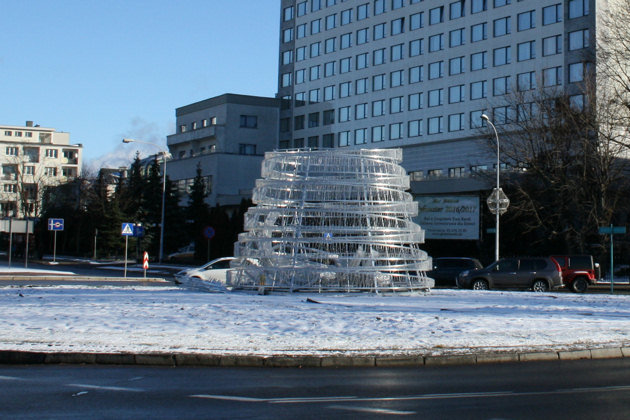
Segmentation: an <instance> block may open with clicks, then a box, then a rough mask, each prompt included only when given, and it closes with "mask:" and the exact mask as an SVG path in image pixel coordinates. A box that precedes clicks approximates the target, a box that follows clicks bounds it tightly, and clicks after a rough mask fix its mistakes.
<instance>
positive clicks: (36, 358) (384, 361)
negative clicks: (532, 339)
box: [0, 347, 630, 368]
mask: <svg viewBox="0 0 630 420" xmlns="http://www.w3.org/2000/svg"><path fill="white" fill-rule="evenodd" d="M622 358H630V347H614V348H597V349H587V350H569V351H565V350H562V351H543V352H524V353H517V352H515V353H478V354H453V355H444V356H422V355H393V356H374V355H365V356H363V355H362V356H288V355H287V356H283V355H277V356H251V355H244V356H241V355H223V356H222V355H212V354H194V353H192V354H191V353H139V354H133V353H44V352H28V351H12V350H0V365H33V364H44V365H54V364H83V365H86V364H88V365H92V364H97V365H139V366H206V367H268V368H306V367H310V368H357V367H423V366H428V367H436V366H461V365H480V364H490V363H520V362H523V363H525V362H540V361H566V360H585V359H591V360H597V359H622Z"/></svg>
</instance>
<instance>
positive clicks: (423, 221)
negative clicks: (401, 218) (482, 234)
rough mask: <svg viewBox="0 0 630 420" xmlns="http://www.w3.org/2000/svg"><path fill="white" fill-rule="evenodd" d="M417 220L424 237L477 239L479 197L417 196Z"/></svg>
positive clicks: (415, 220)
mask: <svg viewBox="0 0 630 420" xmlns="http://www.w3.org/2000/svg"><path fill="white" fill-rule="evenodd" d="M415 200H416V201H417V202H418V216H417V217H416V218H414V222H416V223H418V224H419V225H420V226H421V227H422V228H423V229H424V230H425V232H426V234H425V238H426V239H465V240H479V197H477V196H471V195H454V196H453V195H449V196H440V195H434V196H419V197H415Z"/></svg>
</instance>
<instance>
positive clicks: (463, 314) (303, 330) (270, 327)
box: [0, 286, 630, 355]
mask: <svg viewBox="0 0 630 420" xmlns="http://www.w3.org/2000/svg"><path fill="white" fill-rule="evenodd" d="M309 298H310V300H313V301H315V302H319V303H314V302H309V300H308V299H309ZM629 303H630V296H610V295H589V294H586V295H574V294H568V293H558V294H552V293H544V294H535V293H529V292H498V291H490V292H481V291H470V290H434V291H432V292H431V293H430V294H426V295H424V294H409V295H388V296H382V295H370V294H355V295H332V294H330V295H329V294H321V295H318V294H309V295H305V294H294V295H267V296H259V295H253V294H246V293H203V292H198V291H191V290H185V289H180V288H176V287H173V288H168V287H166V288H165V287H133V288H132V287H113V286H112V287H77V286H59V287H37V288H35V287H32V288H24V287H22V288H18V287H0V306H1V307H2V308H3V310H2V311H1V312H0V323H1V325H2V326H3V328H1V329H0V350H30V351H66V352H71V351H82V352H138V353H143V352H193V353H194V352H198V353H209V354H249V355H272V354H285V355H303V354H316V355H326V354H355V353H369V354H376V355H379V354H380V355H387V354H406V353H422V354H446V353H463V352H467V351H469V350H470V349H479V350H489V351H502V350H528V349H530V350H542V349H550V348H552V349H580V348H592V347H600V346H609V345H613V346H621V345H627V344H628V343H630V305H628V304H629Z"/></svg>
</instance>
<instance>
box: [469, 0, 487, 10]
mask: <svg viewBox="0 0 630 420" xmlns="http://www.w3.org/2000/svg"><path fill="white" fill-rule="evenodd" d="M485 10H488V2H487V0H472V1H471V4H470V13H479V12H483V11H485Z"/></svg>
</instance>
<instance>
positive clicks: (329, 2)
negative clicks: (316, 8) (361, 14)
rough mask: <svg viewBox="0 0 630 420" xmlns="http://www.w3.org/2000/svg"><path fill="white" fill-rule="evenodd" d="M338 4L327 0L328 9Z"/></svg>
mask: <svg viewBox="0 0 630 420" xmlns="http://www.w3.org/2000/svg"><path fill="white" fill-rule="evenodd" d="M335 4H337V0H326V7H332V6H334V5H335Z"/></svg>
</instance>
